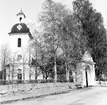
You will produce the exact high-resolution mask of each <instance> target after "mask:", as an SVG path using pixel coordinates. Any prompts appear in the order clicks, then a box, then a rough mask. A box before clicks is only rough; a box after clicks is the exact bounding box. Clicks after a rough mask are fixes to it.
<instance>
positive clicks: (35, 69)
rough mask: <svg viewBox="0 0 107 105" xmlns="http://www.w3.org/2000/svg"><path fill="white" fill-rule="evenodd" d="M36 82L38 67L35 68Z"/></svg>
mask: <svg viewBox="0 0 107 105" xmlns="http://www.w3.org/2000/svg"><path fill="white" fill-rule="evenodd" d="M35 80H37V67H36V68H35Z"/></svg>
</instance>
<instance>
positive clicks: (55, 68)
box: [54, 57, 57, 82]
mask: <svg viewBox="0 0 107 105" xmlns="http://www.w3.org/2000/svg"><path fill="white" fill-rule="evenodd" d="M54 71H55V78H54V79H55V82H57V67H56V57H55V59H54Z"/></svg>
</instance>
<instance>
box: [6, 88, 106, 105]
mask: <svg viewBox="0 0 107 105" xmlns="http://www.w3.org/2000/svg"><path fill="white" fill-rule="evenodd" d="M106 97H107V87H93V88H85V89H78V90H73V91H70V92H69V93H66V94H59V95H52V96H47V97H41V98H35V99H28V100H23V101H17V102H13V103H8V104H4V105H107V99H106Z"/></svg>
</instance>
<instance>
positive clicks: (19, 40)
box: [18, 38, 21, 47]
mask: <svg viewBox="0 0 107 105" xmlns="http://www.w3.org/2000/svg"><path fill="white" fill-rule="evenodd" d="M18 47H21V38H18Z"/></svg>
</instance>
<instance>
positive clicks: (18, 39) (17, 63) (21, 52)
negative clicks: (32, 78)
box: [6, 10, 33, 81]
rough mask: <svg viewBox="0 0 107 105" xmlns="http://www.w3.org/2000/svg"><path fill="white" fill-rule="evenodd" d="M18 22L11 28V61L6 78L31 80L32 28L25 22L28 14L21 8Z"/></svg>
mask: <svg viewBox="0 0 107 105" xmlns="http://www.w3.org/2000/svg"><path fill="white" fill-rule="evenodd" d="M17 18H18V22H17V23H16V24H15V25H14V26H13V27H12V28H11V31H10V32H9V33H8V34H9V43H10V50H11V55H12V57H11V59H12V60H11V63H9V67H8V68H7V70H6V80H19V81H22V80H29V72H30V71H29V70H30V66H29V63H30V57H29V56H30V55H29V49H28V46H29V42H30V41H31V40H32V39H33V36H32V34H31V32H30V29H29V28H28V27H27V25H26V24H25V22H24V21H25V18H26V15H25V14H24V13H23V11H22V10H21V11H20V12H19V13H18V14H17Z"/></svg>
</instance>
